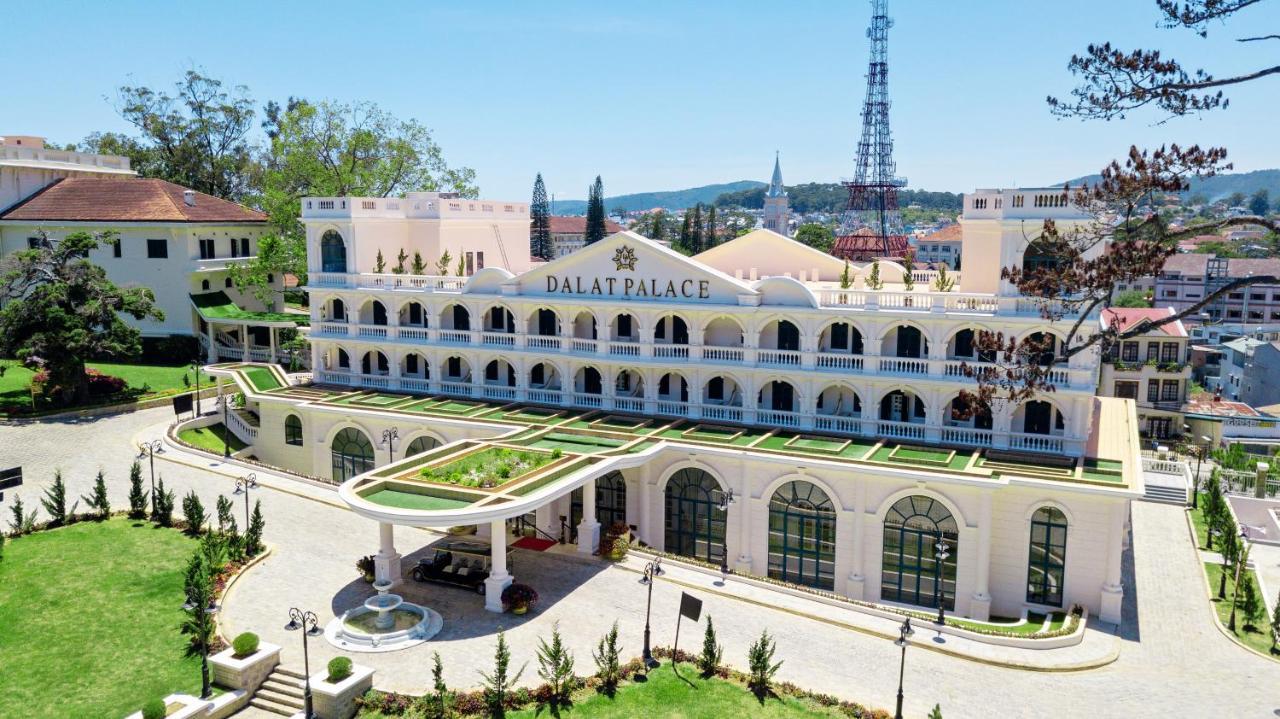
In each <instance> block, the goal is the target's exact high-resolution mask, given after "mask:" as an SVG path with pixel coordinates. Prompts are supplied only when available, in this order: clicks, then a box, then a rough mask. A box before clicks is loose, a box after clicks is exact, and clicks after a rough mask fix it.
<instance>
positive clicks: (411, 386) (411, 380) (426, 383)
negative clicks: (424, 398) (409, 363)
mask: <svg viewBox="0 0 1280 719" xmlns="http://www.w3.org/2000/svg"><path fill="white" fill-rule="evenodd" d="M400 389H403V390H406V391H409V392H422V393H423V394H426V393H428V392H430V391H431V382H430V380H426V379H422V378H421V377H401V378H400Z"/></svg>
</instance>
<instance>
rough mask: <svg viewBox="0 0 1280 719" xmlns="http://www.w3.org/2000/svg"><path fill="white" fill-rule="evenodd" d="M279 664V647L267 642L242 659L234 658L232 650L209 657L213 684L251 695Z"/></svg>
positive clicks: (225, 650) (259, 644)
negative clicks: (240, 690)
mask: <svg viewBox="0 0 1280 719" xmlns="http://www.w3.org/2000/svg"><path fill="white" fill-rule="evenodd" d="M279 663H280V647H279V646H277V645H275V644H269V643H267V642H259V643H258V651H256V652H254V653H253V654H250V655H249V656H247V657H245V658H243V659H237V658H236V657H235V650H234V649H230V648H227V649H224V650H222V651H220V652H218V653H217V654H214V655H213V656H211V657H209V666H210V667H212V669H213V681H214V683H215V684H218V685H221V686H224V687H227V688H230V689H244V690H245V691H248V692H249V693H251V694H252V693H253V692H254V691H256V690H257V689H258V687H259V686H261V685H262V682H264V681H266V679H267V675H268V674H270V673H271V670H272V669H275V668H276V665H277V664H279Z"/></svg>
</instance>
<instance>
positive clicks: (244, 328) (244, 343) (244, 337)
mask: <svg viewBox="0 0 1280 719" xmlns="http://www.w3.org/2000/svg"><path fill="white" fill-rule="evenodd" d="M240 346H241V347H243V348H244V356H243V357H241V358H240V361H241V362H248V361H249V325H247V324H246V325H240Z"/></svg>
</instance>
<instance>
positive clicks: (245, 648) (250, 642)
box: [231, 632, 258, 659]
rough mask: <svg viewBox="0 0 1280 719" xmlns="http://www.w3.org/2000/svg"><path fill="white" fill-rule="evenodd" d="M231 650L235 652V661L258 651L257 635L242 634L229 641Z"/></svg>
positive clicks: (251, 633) (250, 633)
mask: <svg viewBox="0 0 1280 719" xmlns="http://www.w3.org/2000/svg"><path fill="white" fill-rule="evenodd" d="M231 648H232V649H234V650H235V652H236V659H244V658H245V657H247V656H249V655H250V654H253V653H254V652H256V651H258V635H257V634H254V633H253V632H243V633H242V634H240V635H239V636H237V637H236V638H235V639H232V640H231Z"/></svg>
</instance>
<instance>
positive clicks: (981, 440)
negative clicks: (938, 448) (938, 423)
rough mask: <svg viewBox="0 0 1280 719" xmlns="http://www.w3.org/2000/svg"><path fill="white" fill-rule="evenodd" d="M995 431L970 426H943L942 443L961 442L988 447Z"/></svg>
mask: <svg viewBox="0 0 1280 719" xmlns="http://www.w3.org/2000/svg"><path fill="white" fill-rule="evenodd" d="M994 434H995V433H994V432H992V431H991V430H989V429H973V428H972V427H943V428H942V443H943V444H961V445H965V446H968V447H990V446H991V440H992V437H993V435H994Z"/></svg>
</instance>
